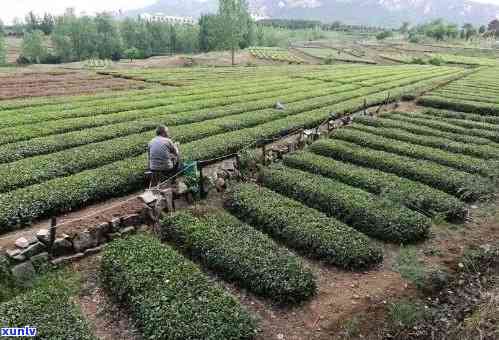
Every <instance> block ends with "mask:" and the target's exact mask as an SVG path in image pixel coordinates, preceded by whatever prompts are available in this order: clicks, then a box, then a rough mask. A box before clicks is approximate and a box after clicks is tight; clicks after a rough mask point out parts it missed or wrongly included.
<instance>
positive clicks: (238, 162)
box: [236, 153, 241, 170]
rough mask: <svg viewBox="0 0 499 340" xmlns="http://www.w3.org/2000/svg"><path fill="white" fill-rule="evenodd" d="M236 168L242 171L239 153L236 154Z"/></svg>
mask: <svg viewBox="0 0 499 340" xmlns="http://www.w3.org/2000/svg"><path fill="white" fill-rule="evenodd" d="M236 167H237V170H241V157H240V156H239V154H238V153H236Z"/></svg>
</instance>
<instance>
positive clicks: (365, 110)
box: [364, 98, 367, 115]
mask: <svg viewBox="0 0 499 340" xmlns="http://www.w3.org/2000/svg"><path fill="white" fill-rule="evenodd" d="M366 114H367V99H366V98H364V115H366Z"/></svg>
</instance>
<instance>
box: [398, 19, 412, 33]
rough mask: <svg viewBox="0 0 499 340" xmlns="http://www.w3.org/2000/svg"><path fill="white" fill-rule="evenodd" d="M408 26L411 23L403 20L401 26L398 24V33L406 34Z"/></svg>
mask: <svg viewBox="0 0 499 340" xmlns="http://www.w3.org/2000/svg"><path fill="white" fill-rule="evenodd" d="M410 26H411V24H410V23H409V22H407V21H404V22H403V23H402V26H400V29H399V31H400V33H402V34H407V33H408V32H409V28H410Z"/></svg>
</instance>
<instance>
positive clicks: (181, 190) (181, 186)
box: [177, 181, 189, 195]
mask: <svg viewBox="0 0 499 340" xmlns="http://www.w3.org/2000/svg"><path fill="white" fill-rule="evenodd" d="M188 191H189V188H188V187H187V184H185V183H184V182H182V181H179V182H178V183H177V195H184V194H186V193H187V192H188Z"/></svg>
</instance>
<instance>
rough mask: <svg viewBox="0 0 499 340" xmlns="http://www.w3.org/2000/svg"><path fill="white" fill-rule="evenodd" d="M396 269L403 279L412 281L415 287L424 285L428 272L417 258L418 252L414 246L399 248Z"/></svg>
mask: <svg viewBox="0 0 499 340" xmlns="http://www.w3.org/2000/svg"><path fill="white" fill-rule="evenodd" d="M396 270H397V271H398V272H399V273H400V275H401V276H402V277H403V278H404V279H406V280H409V281H410V282H412V283H414V284H415V285H416V287H418V288H422V287H424V285H425V280H426V278H427V276H428V273H427V270H426V268H425V266H424V265H423V263H422V262H421V261H420V260H419V259H418V253H417V249H416V248H415V247H401V248H400V254H399V256H398V257H397V263H396Z"/></svg>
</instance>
